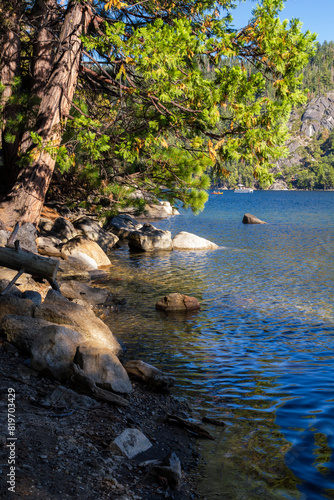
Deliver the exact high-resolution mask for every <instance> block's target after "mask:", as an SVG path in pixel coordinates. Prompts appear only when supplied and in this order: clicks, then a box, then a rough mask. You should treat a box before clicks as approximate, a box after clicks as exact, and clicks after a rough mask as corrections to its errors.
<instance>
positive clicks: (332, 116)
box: [300, 92, 334, 137]
mask: <svg viewBox="0 0 334 500" xmlns="http://www.w3.org/2000/svg"><path fill="white" fill-rule="evenodd" d="M322 128H325V129H327V130H333V128H334V92H328V93H327V94H326V95H324V96H320V97H317V98H315V99H312V100H311V101H310V103H309V104H308V106H307V108H306V110H305V112H304V114H303V116H302V125H301V128H300V130H301V132H302V133H304V134H305V135H307V136H308V137H312V136H313V135H315V134H318V132H319V131H320V130H321V129H322Z"/></svg>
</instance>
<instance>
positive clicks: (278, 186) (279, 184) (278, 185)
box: [269, 179, 288, 191]
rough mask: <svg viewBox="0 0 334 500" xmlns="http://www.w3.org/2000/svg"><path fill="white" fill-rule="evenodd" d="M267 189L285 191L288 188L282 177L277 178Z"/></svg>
mask: <svg viewBox="0 0 334 500" xmlns="http://www.w3.org/2000/svg"><path fill="white" fill-rule="evenodd" d="M269 189H270V190H271V191H286V190H287V189H288V185H287V183H286V182H285V181H284V180H283V179H277V180H276V181H275V182H274V184H272V185H271V186H270V187H269Z"/></svg>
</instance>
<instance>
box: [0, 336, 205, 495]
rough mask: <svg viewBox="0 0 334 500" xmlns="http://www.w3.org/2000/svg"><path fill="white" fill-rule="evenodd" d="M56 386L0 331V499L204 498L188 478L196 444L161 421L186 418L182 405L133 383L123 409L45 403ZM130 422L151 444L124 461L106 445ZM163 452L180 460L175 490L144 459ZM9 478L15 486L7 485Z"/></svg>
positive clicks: (91, 403) (158, 456)
mask: <svg viewBox="0 0 334 500" xmlns="http://www.w3.org/2000/svg"><path fill="white" fill-rule="evenodd" d="M57 386H60V384H59V383H58V382H55V381H51V380H49V379H46V378H43V377H41V376H39V375H38V374H37V372H34V371H33V370H32V369H31V368H30V367H29V360H28V359H26V358H25V357H24V356H22V355H21V354H20V353H19V352H18V351H17V349H16V348H15V347H14V346H13V345H11V344H9V343H8V342H7V341H6V339H5V338H3V337H1V333H0V394H1V396H0V401H1V402H0V498H4V499H7V498H9V499H11V498H12V499H16V498H27V499H32V500H42V499H43V500H58V499H59V500H60V499H64V500H65V499H74V498H79V499H81V500H85V499H87V500H88V499H90V500H93V499H94V500H106V499H114V498H115V499H122V500H135V499H138V500H139V499H143V500H145V499H147V500H156V499H162V498H167V499H168V498H170V499H175V500H181V499H182V500H190V499H200V498H204V497H203V496H201V494H200V493H199V492H198V491H197V487H196V484H195V483H194V482H193V481H194V479H192V478H193V477H194V476H192V472H193V471H194V467H195V465H196V463H197V462H198V459H199V455H198V452H197V448H196V441H195V440H194V438H193V437H192V436H190V435H189V434H188V433H187V431H186V430H184V429H179V428H178V427H175V426H173V425H171V424H168V423H166V422H164V419H165V417H166V415H167V414H174V415H175V414H176V415H178V416H180V417H183V418H189V414H190V410H189V408H188V407H187V405H186V404H183V403H181V402H179V401H177V400H175V399H173V397H171V396H169V395H159V394H155V393H152V392H149V391H148V390H145V388H143V387H141V386H139V385H138V384H137V383H134V384H133V386H134V390H133V392H132V394H131V395H130V396H129V397H128V399H129V402H130V406H129V408H119V407H116V406H111V405H109V404H107V403H99V402H96V401H95V402H94V400H90V399H89V400H88V399H87V398H86V399H85V397H83V396H81V395H79V396H77V398H78V400H77V401H76V400H75V398H74V397H73V398H71V400H70V401H69V403H68V404H66V403H52V402H51V404H50V402H49V404H48V406H46V404H47V398H48V396H49V395H50V394H52V393H53V391H55V389H57ZM61 388H62V386H60V387H58V390H59V389H61ZM65 392H66V391H65ZM84 400H85V401H84ZM87 401H88V403H89V404H88V405H87V404H86V403H87ZM13 405H14V406H13ZM9 408H10V411H9V412H8V409H9ZM13 410H14V411H13ZM8 415H10V418H9V417H8ZM8 425H11V426H12V427H8ZM129 427H134V428H137V429H139V430H141V431H142V432H143V433H144V434H145V436H146V437H147V438H148V439H149V440H150V442H151V443H152V445H153V446H152V447H151V448H150V449H149V450H147V451H146V452H144V453H141V454H139V455H137V456H136V457H135V458H133V459H131V460H130V459H128V458H125V457H123V456H121V455H120V453H117V452H115V450H114V448H113V446H112V445H111V443H112V441H113V440H114V439H115V437H117V436H118V435H119V434H120V433H121V432H122V431H123V430H124V429H126V428H129ZM9 431H11V432H12V435H10V432H9ZM15 438H16V439H15ZM169 452H174V453H175V454H176V455H177V457H178V458H179V459H180V461H181V465H182V486H181V489H180V490H179V491H177V490H173V489H171V487H170V486H169V485H168V481H167V479H166V478H165V477H163V476H159V475H157V474H154V473H152V471H151V468H150V464H149V463H147V462H148V461H151V460H155V459H162V458H164V457H165V456H166V455H167V454H168V453H169ZM11 467H15V469H12V470H11V469H10V468H11ZM10 474H12V475H10ZM11 480H12V481H14V483H15V488H14V489H15V491H13V490H12V491H11V490H10V489H9V488H10V487H11V484H12V483H11V482H10V481H11ZM7 481H9V482H7ZM14 483H13V484H14Z"/></svg>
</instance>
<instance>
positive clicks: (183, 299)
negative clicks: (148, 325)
mask: <svg viewBox="0 0 334 500" xmlns="http://www.w3.org/2000/svg"><path fill="white" fill-rule="evenodd" d="M155 307H156V309H157V310H159V311H165V312H172V311H180V312H182V311H183V312H188V311H197V310H198V309H200V307H201V306H200V303H199V302H198V300H197V299H196V298H195V297H189V295H183V294H182V293H171V294H169V295H166V296H165V297H163V298H162V299H160V300H159V301H158V302H157V303H156V305H155Z"/></svg>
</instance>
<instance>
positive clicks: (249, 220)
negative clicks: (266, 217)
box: [242, 214, 267, 224]
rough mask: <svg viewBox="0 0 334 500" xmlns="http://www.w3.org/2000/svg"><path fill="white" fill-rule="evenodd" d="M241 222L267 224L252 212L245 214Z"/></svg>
mask: <svg viewBox="0 0 334 500" xmlns="http://www.w3.org/2000/svg"><path fill="white" fill-rule="evenodd" d="M242 222H243V223H244V224H267V223H266V222H264V221H263V220H260V219H258V218H257V217H255V215H252V214H245V215H244V218H243V219H242Z"/></svg>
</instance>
